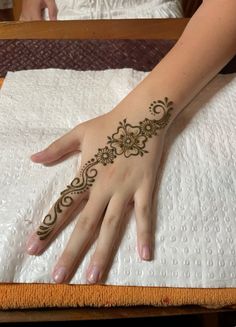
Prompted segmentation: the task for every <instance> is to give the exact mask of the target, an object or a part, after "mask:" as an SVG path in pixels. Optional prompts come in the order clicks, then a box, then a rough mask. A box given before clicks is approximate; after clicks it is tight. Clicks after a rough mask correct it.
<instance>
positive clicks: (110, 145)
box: [37, 97, 173, 240]
mask: <svg viewBox="0 0 236 327" xmlns="http://www.w3.org/2000/svg"><path fill="white" fill-rule="evenodd" d="M172 105H173V102H172V101H169V100H168V98H167V97H166V98H164V101H162V100H158V101H153V102H152V103H151V105H150V106H149V111H150V113H151V114H152V115H154V116H155V118H156V119H148V118H145V119H144V120H143V121H141V122H139V125H137V126H132V125H131V124H129V123H127V120H126V119H124V120H123V122H119V126H118V128H117V131H116V132H115V133H114V134H112V136H108V142H107V145H106V146H105V147H104V148H102V149H98V152H97V153H96V154H95V155H94V157H93V158H92V159H91V160H89V161H88V162H87V163H86V164H85V165H84V166H83V168H82V170H81V173H80V177H76V178H74V179H73V181H72V182H71V184H70V185H68V186H67V188H66V189H65V190H64V191H62V192H61V196H60V198H59V199H58V200H57V201H56V203H55V204H54V207H53V212H52V213H50V214H47V215H46V216H45V218H44V219H43V222H42V223H41V225H40V226H39V229H38V231H37V235H39V238H40V240H44V239H46V238H47V237H48V236H49V235H50V234H51V233H52V231H53V229H54V227H55V224H56V222H57V218H58V215H59V214H61V213H62V211H63V208H65V207H70V206H71V205H72V203H73V202H74V199H73V197H72V195H73V194H79V193H83V192H85V191H87V190H88V189H89V188H90V187H91V186H92V185H93V183H94V181H95V177H96V176H97V173H98V171H97V169H96V168H95V166H96V165H98V164H99V163H100V164H102V165H104V166H106V165H108V164H112V163H113V162H114V160H115V158H116V157H117V156H119V155H122V154H123V155H124V156H125V157H126V158H129V157H131V156H138V155H140V156H143V155H144V154H145V153H148V151H147V150H145V146H146V143H147V141H148V139H149V138H152V137H153V136H154V135H157V131H158V130H160V129H163V128H164V127H165V126H167V124H168V122H169V120H170V117H171V111H172V110H173V107H172Z"/></svg>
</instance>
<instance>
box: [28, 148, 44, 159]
mask: <svg viewBox="0 0 236 327" xmlns="http://www.w3.org/2000/svg"><path fill="white" fill-rule="evenodd" d="M43 153H44V150H43V151H40V152H37V153H35V154H33V155H32V156H31V158H34V159H39V158H40V157H41V156H42V154H43Z"/></svg>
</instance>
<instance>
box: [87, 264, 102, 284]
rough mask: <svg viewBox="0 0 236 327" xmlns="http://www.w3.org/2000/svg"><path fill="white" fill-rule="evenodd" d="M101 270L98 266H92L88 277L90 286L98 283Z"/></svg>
mask: <svg viewBox="0 0 236 327" xmlns="http://www.w3.org/2000/svg"><path fill="white" fill-rule="evenodd" d="M99 273H100V271H99V269H98V267H96V266H92V267H91V268H90V269H89V273H88V277H87V280H88V282H89V283H90V284H95V283H97V282H98V278H99Z"/></svg>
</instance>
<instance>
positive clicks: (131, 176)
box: [27, 0, 236, 283]
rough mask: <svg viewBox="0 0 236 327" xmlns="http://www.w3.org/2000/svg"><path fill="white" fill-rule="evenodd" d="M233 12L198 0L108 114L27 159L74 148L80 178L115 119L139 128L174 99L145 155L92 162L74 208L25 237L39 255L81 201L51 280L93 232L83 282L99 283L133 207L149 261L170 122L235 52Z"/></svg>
mask: <svg viewBox="0 0 236 327" xmlns="http://www.w3.org/2000/svg"><path fill="white" fill-rule="evenodd" d="M235 12H236V2H235V0H207V1H204V3H203V4H202V6H201V7H200V8H199V10H198V11H197V12H196V13H195V15H194V16H193V17H192V19H191V20H190V22H189V24H188V26H187V27H186V29H185V31H184V33H183V34H182V36H181V38H180V39H179V40H178V42H177V43H176V45H175V46H174V48H173V49H172V50H171V51H170V52H169V53H168V55H167V56H166V57H165V58H164V59H163V60H162V61H161V62H160V63H159V64H158V65H157V66H156V67H155V68H154V69H153V71H152V72H151V73H150V74H149V75H148V76H147V77H146V78H145V79H144V80H143V81H142V82H141V83H140V84H139V85H138V86H137V87H136V88H135V89H134V90H133V91H132V92H131V93H130V94H129V95H128V96H127V97H125V98H124V99H123V100H122V101H121V102H120V103H119V104H118V105H117V106H116V107H115V108H113V109H112V110H111V111H110V112H109V113H108V114H105V115H103V116H99V117H97V118H95V119H92V120H89V121H87V122H85V123H82V124H80V125H78V126H76V127H75V128H74V129H73V130H71V131H69V132H68V133H67V134H66V135H64V136H62V137H61V138H60V139H59V140H57V141H55V142H53V144H51V145H50V146H49V147H48V148H46V149H45V150H43V151H42V152H40V153H38V154H35V155H33V156H32V160H33V161H34V162H36V163H42V164H46V163H53V162H55V161H57V160H58V159H60V158H62V157H63V156H64V155H66V154H70V153H72V152H74V151H81V152H82V163H81V168H80V169H79V171H78V174H77V177H81V176H82V175H83V169H84V165H85V164H86V163H88V161H89V160H91V158H94V156H95V154H96V153H98V151H99V149H102V148H104V147H105V146H106V145H107V146H108V145H109V144H108V143H107V142H108V136H110V137H112V135H114V134H115V133H116V132H117V131H118V126H119V122H123V121H124V119H126V122H127V123H129V124H130V125H131V126H137V125H139V124H140V122H142V121H144V120H145V119H153V116H152V114H151V112H150V111H149V107H150V104H151V103H153V101H158V100H163V99H164V98H165V97H168V99H169V100H170V101H172V102H173V110H172V111H171V115H170V118H169V119H168V123H167V124H166V125H165V126H164V127H163V128H162V129H160V130H158V133H157V135H154V136H153V137H151V138H149V139H148V141H147V142H146V143H145V150H146V151H147V152H145V154H144V155H143V156H141V155H136V156H129V157H126V156H125V155H118V156H117V157H116V159H115V160H114V162H113V163H112V164H108V165H106V166H104V165H101V164H100V165H97V166H96V169H97V174H96V178H95V180H94V181H93V182H92V183H91V184H92V185H91V186H90V187H89V188H88V189H87V190H86V191H85V192H83V193H80V194H73V195H71V196H73V205H70V206H68V207H63V210H62V212H61V213H60V214H59V215H58V218H57V221H56V223H55V226H53V230H52V231H51V232H50V233H49V235H48V237H46V238H45V239H40V235H38V234H37V233H38V232H39V231H40V226H43V223H42V224H41V225H40V226H39V228H38V229H37V230H36V231H35V232H34V233H33V234H32V236H31V237H30V239H29V240H28V244H27V251H28V253H29V254H31V255H39V254H41V253H42V252H43V251H45V249H46V248H47V247H48V246H49V245H50V243H51V241H52V239H53V238H54V237H56V235H57V234H58V232H59V231H60V229H61V228H62V224H63V223H65V221H67V220H68V219H69V218H70V217H71V215H72V213H73V211H74V210H75V209H76V208H77V207H78V206H79V205H80V204H81V203H82V202H85V206H84V208H83V209H82V211H81V213H80V218H79V221H78V223H77V225H76V227H75V229H74V231H73V233H72V235H71V237H70V240H69V242H68V244H67V246H66V248H65V250H64V252H63V253H62V255H61V257H60V258H59V260H58V262H57V263H56V265H55V268H54V271H53V278H54V280H55V282H57V283H62V282H68V281H69V280H70V278H71V277H72V276H73V274H74V272H75V271H76V268H77V267H78V265H79V264H80V262H81V260H82V257H83V253H84V252H86V247H87V246H88V244H89V242H90V240H91V238H92V237H93V235H94V234H95V232H96V231H98V240H97V245H96V249H95V252H94V254H93V256H92V258H91V262H90V264H89V267H88V269H87V272H86V276H87V280H88V282H89V283H97V282H100V281H101V280H102V279H103V278H104V276H105V275H106V271H107V269H108V267H109V263H110V262H111V260H112V256H113V249H114V245H115V242H116V240H117V239H118V237H119V233H120V229H121V227H122V224H123V223H124V217H125V216H126V214H127V212H128V211H129V210H130V208H131V207H134V210H135V216H136V224H137V245H138V246H137V248H138V252H139V255H140V257H141V258H142V259H143V260H151V259H152V253H153V248H152V241H151V240H152V219H151V218H152V209H153V208H152V203H153V201H152V199H153V195H154V189H155V181H156V179H157V177H158V168H159V163H160V160H161V156H162V151H163V144H164V141H165V138H166V137H168V129H169V126H170V125H171V124H172V123H174V122H175V120H176V117H177V116H178V115H179V113H180V112H181V111H182V110H183V108H184V107H185V106H186V105H187V104H188V103H189V102H190V101H191V100H192V99H193V97H194V96H195V95H196V94H197V93H198V92H199V91H200V90H201V89H202V88H203V87H204V86H205V85H206V84H207V83H208V82H209V81H210V80H211V79H212V78H213V77H214V76H215V75H216V74H217V73H218V72H219V71H220V69H221V68H223V67H224V65H225V64H226V63H227V62H228V61H229V60H230V59H231V58H232V57H233V56H234V55H235V53H236V20H235ZM147 55H148V54H147ZM216 110H217V108H216ZM154 118H155V116H154ZM101 126H102V128H101ZM53 208H54V206H53V207H52V208H51V210H50V211H49V214H50V213H52V212H53V211H52V210H53Z"/></svg>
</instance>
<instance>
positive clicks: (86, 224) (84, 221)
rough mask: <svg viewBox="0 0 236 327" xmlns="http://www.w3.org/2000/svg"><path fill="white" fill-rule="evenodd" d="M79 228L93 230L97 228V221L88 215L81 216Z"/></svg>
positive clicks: (86, 230) (87, 230)
mask: <svg viewBox="0 0 236 327" xmlns="http://www.w3.org/2000/svg"><path fill="white" fill-rule="evenodd" d="M77 228H78V230H80V231H81V230H82V231H84V232H91V231H94V229H95V228H96V222H95V221H94V220H92V219H91V218H90V217H88V216H81V217H80V218H79V222H78V225H77Z"/></svg>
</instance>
